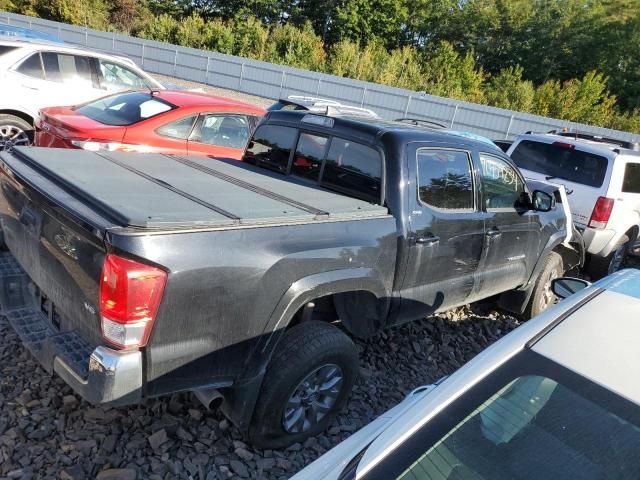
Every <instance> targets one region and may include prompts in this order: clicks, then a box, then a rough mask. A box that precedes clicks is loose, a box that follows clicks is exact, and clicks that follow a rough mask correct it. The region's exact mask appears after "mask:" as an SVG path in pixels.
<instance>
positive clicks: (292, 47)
mask: <svg viewBox="0 0 640 480" xmlns="http://www.w3.org/2000/svg"><path fill="white" fill-rule="evenodd" d="M325 57H326V54H325V51H324V45H323V43H322V40H320V38H319V37H318V36H317V35H316V34H315V32H314V31H313V28H312V27H311V25H310V24H305V25H304V26H303V27H302V28H297V27H294V26H293V25H289V24H285V25H279V26H277V27H275V28H274V29H273V30H272V31H271V35H270V36H269V43H268V45H267V54H266V60H267V61H270V62H275V63H283V64H285V65H289V66H291V67H297V68H305V69H308V70H319V71H321V70H322V69H323V67H324V63H325Z"/></svg>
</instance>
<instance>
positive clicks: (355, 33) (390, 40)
mask: <svg viewBox="0 0 640 480" xmlns="http://www.w3.org/2000/svg"><path fill="white" fill-rule="evenodd" d="M406 19H407V8H406V6H405V5H404V4H403V2H400V1H399V0H345V1H343V3H342V5H339V6H338V7H337V8H336V12H335V15H334V17H333V19H332V21H331V25H330V30H329V34H328V40H329V42H330V43H333V42H336V41H339V40H341V39H350V40H354V41H358V42H360V44H361V45H366V44H367V43H369V42H376V43H381V44H383V45H385V46H386V47H387V48H394V47H397V46H398V45H400V44H401V43H402V36H403V35H402V25H403V24H404V23H405V22H406Z"/></svg>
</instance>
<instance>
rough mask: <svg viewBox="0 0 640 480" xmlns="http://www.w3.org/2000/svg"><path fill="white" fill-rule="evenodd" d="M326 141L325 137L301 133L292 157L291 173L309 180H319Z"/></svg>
mask: <svg viewBox="0 0 640 480" xmlns="http://www.w3.org/2000/svg"><path fill="white" fill-rule="evenodd" d="M327 141H328V139H327V138H326V137H319V136H317V135H311V134H309V133H301V134H300V138H299V139H298V146H297V147H296V151H295V154H294V155H293V163H292V164H291V173H292V174H293V175H298V176H300V177H305V178H309V179H311V180H319V179H320V169H321V166H322V159H323V158H324V152H325V148H326V145H327Z"/></svg>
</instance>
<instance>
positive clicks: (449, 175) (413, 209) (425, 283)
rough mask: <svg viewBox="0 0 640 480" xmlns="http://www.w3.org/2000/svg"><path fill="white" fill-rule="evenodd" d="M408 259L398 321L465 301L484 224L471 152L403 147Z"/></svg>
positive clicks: (452, 149) (453, 149)
mask: <svg viewBox="0 0 640 480" xmlns="http://www.w3.org/2000/svg"><path fill="white" fill-rule="evenodd" d="M408 155H409V158H408V165H409V175H410V177H409V178H411V179H412V180H413V179H417V182H415V183H414V182H413V181H412V182H411V183H410V185H409V186H408V188H409V190H408V192H407V194H408V202H409V214H410V218H409V230H410V234H409V236H408V242H409V247H408V248H409V261H408V265H407V269H406V274H405V278H404V281H403V284H402V290H401V296H402V300H401V308H400V310H401V313H400V316H399V320H400V321H406V320H413V319H417V318H420V317H422V316H424V315H427V314H429V313H433V312H435V311H436V310H444V309H447V308H449V307H453V306H457V305H461V304H464V303H465V302H466V300H467V298H468V297H469V295H470V294H471V292H472V290H473V287H474V281H475V279H474V277H475V274H476V270H477V268H478V264H479V262H480V259H481V256H482V249H483V245H484V236H485V227H484V217H483V213H482V212H479V209H478V205H479V197H478V194H477V189H476V187H475V185H476V180H475V175H474V168H473V163H472V161H471V152H469V151H465V150H462V149H459V147H458V148H443V147H438V148H433V147H425V146H420V145H419V144H416V145H415V146H410V148H409V149H408Z"/></svg>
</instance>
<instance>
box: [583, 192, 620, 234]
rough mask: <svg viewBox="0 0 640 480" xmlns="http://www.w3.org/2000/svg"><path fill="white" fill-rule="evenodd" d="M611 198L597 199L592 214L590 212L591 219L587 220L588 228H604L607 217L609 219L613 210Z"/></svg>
mask: <svg viewBox="0 0 640 480" xmlns="http://www.w3.org/2000/svg"><path fill="white" fill-rule="evenodd" d="M614 202H615V200H614V199H613V198H607V197H598V201H597V202H596V205H595V207H593V212H591V218H590V219H589V227H591V228H606V227H607V222H608V221H609V217H611V211H612V210H613V203H614Z"/></svg>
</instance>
